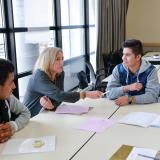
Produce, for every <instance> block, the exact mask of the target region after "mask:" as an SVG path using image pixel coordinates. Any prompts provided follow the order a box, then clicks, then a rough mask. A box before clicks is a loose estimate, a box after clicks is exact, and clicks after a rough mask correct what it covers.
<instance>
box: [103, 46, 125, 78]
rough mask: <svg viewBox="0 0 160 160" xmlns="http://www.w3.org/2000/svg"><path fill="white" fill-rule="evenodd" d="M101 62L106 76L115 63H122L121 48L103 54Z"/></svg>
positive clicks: (110, 72)
mask: <svg viewBox="0 0 160 160" xmlns="http://www.w3.org/2000/svg"><path fill="white" fill-rule="evenodd" d="M102 56H103V63H104V68H105V73H106V77H107V76H109V75H110V74H112V71H113V69H114V67H115V66H116V65H117V64H120V63H122V56H123V53H122V49H120V50H116V51H114V52H110V53H109V54H103V55H102Z"/></svg>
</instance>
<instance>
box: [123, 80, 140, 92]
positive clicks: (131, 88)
mask: <svg viewBox="0 0 160 160" xmlns="http://www.w3.org/2000/svg"><path fill="white" fill-rule="evenodd" d="M142 87H143V85H142V83H139V82H136V83H133V84H130V85H127V86H124V88H123V89H124V92H129V91H140V90H141V89H142Z"/></svg>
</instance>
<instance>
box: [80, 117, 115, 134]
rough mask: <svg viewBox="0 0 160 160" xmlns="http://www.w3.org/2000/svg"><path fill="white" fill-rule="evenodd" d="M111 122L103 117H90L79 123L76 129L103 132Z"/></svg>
mask: <svg viewBox="0 0 160 160" xmlns="http://www.w3.org/2000/svg"><path fill="white" fill-rule="evenodd" d="M112 124H113V121H111V120H109V119H103V118H92V119H90V120H89V121H87V122H85V123H83V124H81V125H80V126H78V127H77V129H81V130H86V131H93V132H103V131H104V130H105V129H106V128H109V127H110V126H111V125H112Z"/></svg>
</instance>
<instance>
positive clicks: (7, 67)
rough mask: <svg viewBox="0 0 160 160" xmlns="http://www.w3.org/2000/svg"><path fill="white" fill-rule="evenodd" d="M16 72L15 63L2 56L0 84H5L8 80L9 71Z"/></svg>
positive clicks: (0, 61) (0, 59)
mask: <svg viewBox="0 0 160 160" xmlns="http://www.w3.org/2000/svg"><path fill="white" fill-rule="evenodd" d="M13 72H14V66H13V64H12V63H11V62H10V61H9V60H6V59H2V58H0V85H4V83H5V82H6V80H7V78H8V75H9V73H13Z"/></svg>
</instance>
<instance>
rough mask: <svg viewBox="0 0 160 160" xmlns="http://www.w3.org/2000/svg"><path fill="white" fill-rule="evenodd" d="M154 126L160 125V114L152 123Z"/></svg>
mask: <svg viewBox="0 0 160 160" xmlns="http://www.w3.org/2000/svg"><path fill="white" fill-rule="evenodd" d="M150 126H152V127H160V116H158V117H157V118H156V119H155V120H154V121H153V122H152V123H151V124H150Z"/></svg>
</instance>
